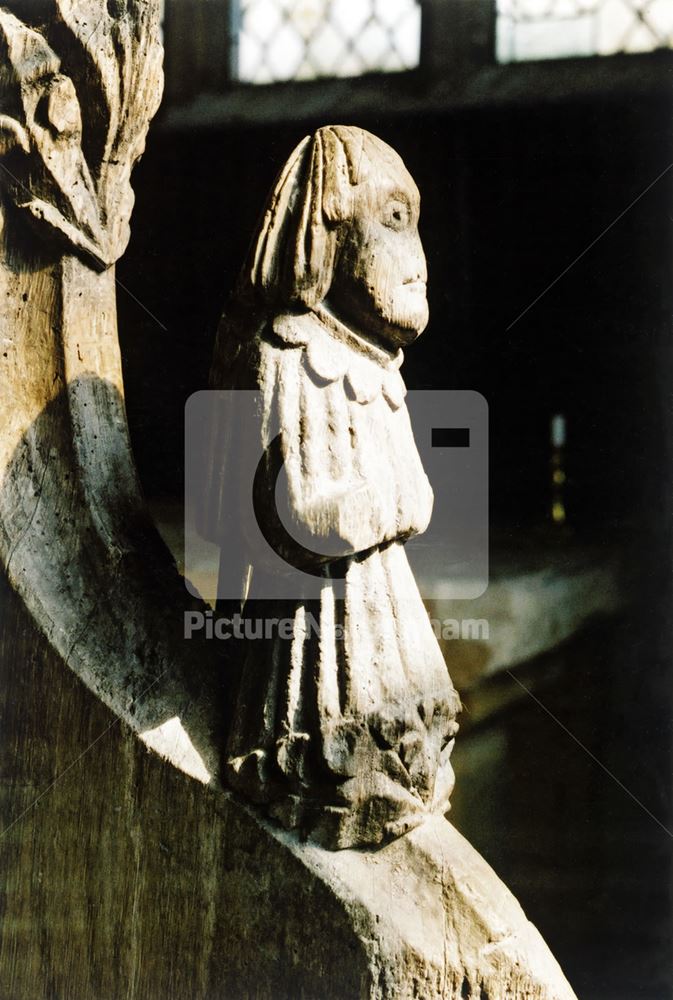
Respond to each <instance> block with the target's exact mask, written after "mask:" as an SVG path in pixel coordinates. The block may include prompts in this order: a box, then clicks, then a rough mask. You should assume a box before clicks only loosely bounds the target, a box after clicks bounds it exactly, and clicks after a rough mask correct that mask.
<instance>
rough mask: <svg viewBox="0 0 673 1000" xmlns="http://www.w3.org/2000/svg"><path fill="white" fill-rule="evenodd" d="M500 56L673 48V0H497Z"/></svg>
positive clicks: (503, 58) (508, 58) (542, 56)
mask: <svg viewBox="0 0 673 1000" xmlns="http://www.w3.org/2000/svg"><path fill="white" fill-rule="evenodd" d="M497 12H498V13H497V24H496V55H497V58H498V62H501V63H506V62H525V61H527V60H531V59H558V58H563V57H568V56H591V55H612V54H614V53H616V52H652V51H653V50H655V49H661V48H673V0H497Z"/></svg>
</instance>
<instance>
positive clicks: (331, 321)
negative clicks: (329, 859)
mask: <svg viewBox="0 0 673 1000" xmlns="http://www.w3.org/2000/svg"><path fill="white" fill-rule="evenodd" d="M235 353H236V354H237V360H236V361H235V362H234V363H233V365H232V367H231V368H230V371H229V375H230V377H231V378H232V382H233V383H234V384H238V385H239V386H241V385H245V386H250V385H253V384H255V383H256V384H257V386H258V388H259V390H260V391H261V394H262V398H263V411H264V412H263V414H262V420H261V424H260V434H261V441H260V446H261V447H260V453H261V450H262V449H264V448H268V446H269V445H270V444H271V438H272V436H273V433H274V432H273V428H274V427H280V428H281V450H282V460H283V468H284V475H285V476H286V480H285V487H284V488H285V495H286V500H287V509H288V511H289V516H290V518H291V521H292V525H291V527H293V531H292V534H293V535H294V536H295V537H296V538H299V539H300V540H301V543H300V544H301V549H302V550H303V555H304V559H306V558H308V560H309V562H310V560H311V558H312V555H311V553H315V562H314V565H313V566H312V572H313V573H314V574H317V575H320V577H321V583H320V597H319V599H317V600H316V599H315V598H313V599H307V600H292V601H278V602H275V601H274V602H270V601H265V602H262V601H260V602H250V603H249V605H247V606H246V607H245V610H244V612H243V614H244V616H245V617H246V618H248V617H250V616H252V615H254V616H262V617H265V618H267V619H270V618H281V619H283V618H288V617H289V618H291V619H292V620H293V621H294V632H293V637H292V638H291V639H287V638H282V637H280V636H274V637H273V638H269V639H259V640H254V641H246V642H245V643H244V648H245V658H244V661H243V665H242V673H241V677H240V685H239V690H238V697H237V704H236V708H235V713H234V717H233V721H232V727H231V731H230V734H229V740H228V746H227V752H226V762H225V768H226V775H227V780H228V782H229V784H230V785H231V786H232V787H233V788H234V789H238V790H240V791H241V792H243V793H244V794H245V795H246V796H247V797H249V798H252V799H253V800H254V801H257V802H261V803H266V804H267V805H268V808H269V811H270V812H271V814H272V815H274V816H275V817H276V818H278V819H279V820H281V822H283V823H285V825H287V826H289V827H295V826H299V827H304V828H305V829H307V830H309V831H310V832H311V835H312V837H313V838H314V839H317V840H319V841H320V840H322V841H323V842H324V843H326V844H328V845H329V846H331V847H334V846H341V847H343V846H349V845H350V844H352V843H363V842H364V843H366V842H372V841H373V842H376V841H379V840H381V839H385V838H386V837H388V836H395V835H398V834H400V833H402V832H404V831H405V830H407V829H409V828H411V827H412V826H414V825H415V824H416V823H418V822H420V821H421V819H422V818H423V815H424V814H426V813H428V812H438V811H446V809H447V808H448V799H449V795H450V793H451V790H452V787H453V780H454V779H453V771H452V768H451V765H450V762H449V756H450V752H451V749H452V747H453V736H454V735H455V731H456V729H457V725H456V723H455V716H456V714H457V710H458V708H459V702H458V697H457V695H456V693H455V690H454V688H453V685H452V683H451V680H450V678H449V675H448V672H447V669H446V665H445V663H444V660H443V657H442V654H441V652H440V649H439V646H438V644H437V640H436V638H435V635H434V633H433V631H432V628H431V625H430V622H429V619H428V616H427V613H426V611H425V608H424V606H423V603H422V601H421V597H420V594H419V592H418V588H417V586H416V582H415V580H414V578H413V575H412V573H411V570H410V567H409V565H408V562H407V557H406V553H405V550H404V541H405V540H406V539H407V538H409V537H410V536H411V535H414V534H416V533H418V532H422V531H424V530H425V528H426V526H427V524H428V521H429V518H430V514H431V510H432V500H433V497H432V490H431V487H430V484H429V482H428V480H427V477H426V475H425V473H424V471H423V468H422V465H421V461H420V457H419V455H418V452H417V449H416V444H415V442H414V438H413V433H412V430H411V425H410V421H409V414H408V411H407V408H406V405H405V402H404V397H405V393H406V389H405V386H404V382H403V381H402V378H401V376H400V373H399V367H400V364H401V362H402V352H401V351H398V352H397V354H394V355H393V354H390V353H388V352H387V351H385V350H383V349H381V348H379V347H377V346H374V345H373V344H371V343H369V342H367V341H365V340H363V339H361V338H359V337H357V336H355V335H354V334H353V333H352V332H351V331H350V330H348V329H347V328H346V327H345V326H343V325H342V324H341V323H339V322H338V321H337V320H336V319H335V318H334V317H333V316H332V315H331V314H329V313H328V312H327V311H326V310H325V309H324V308H319V309H318V310H316V311H315V312H311V313H304V314H301V315H290V314H288V315H282V316H279V317H277V318H276V319H275V321H274V322H273V323H272V324H270V325H268V326H266V327H265V328H264V329H263V330H262V331H261V332H260V333H259V334H258V336H257V337H255V338H253V340H252V342H248V344H244V345H241V346H240V347H239V348H238V349H237V350H236V352H235ZM230 384H231V383H230ZM229 472H230V473H231V474H235V470H229ZM272 489H273V483H272V482H271V483H269V492H271V491H272ZM344 551H346V552H350V553H351V554H346V555H344ZM353 552H354V554H353ZM306 553H308V556H307V555H306ZM264 571H265V570H264V567H262V566H258V567H255V566H253V573H255V572H264ZM335 576H339V577H343V578H344V598H343V600H342V599H338V598H336V597H335V586H334V578H335Z"/></svg>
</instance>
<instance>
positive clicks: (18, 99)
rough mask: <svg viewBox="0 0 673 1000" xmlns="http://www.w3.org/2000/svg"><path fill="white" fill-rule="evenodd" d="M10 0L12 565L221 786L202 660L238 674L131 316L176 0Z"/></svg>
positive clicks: (130, 708) (83, 661) (3, 205)
mask: <svg viewBox="0 0 673 1000" xmlns="http://www.w3.org/2000/svg"><path fill="white" fill-rule="evenodd" d="M10 6H13V7H14V8H15V9H16V11H17V12H19V13H20V12H24V11H28V13H29V14H31V17H29V18H27V20H26V21H23V20H21V19H20V17H17V16H15V15H14V14H13V13H11V12H10V11H9V10H7V9H3V10H1V11H0V60H2V64H3V73H2V75H1V76H0V115H1V117H0V135H1V137H2V142H1V143H0V197H1V201H0V240H1V243H0V348H1V350H0V372H1V381H0V428H1V429H2V433H1V435H0V562H1V563H2V565H3V566H4V567H5V569H6V572H7V575H8V578H9V580H10V581H11V584H12V586H13V587H14V588H15V589H16V591H17V592H18V593H19V594H20V595H21V596H22V598H23V599H24V600H25V602H26V605H27V607H28V609H29V610H30V612H31V614H32V615H33V619H34V622H35V627H36V629H39V630H40V631H42V632H43V633H44V634H45V635H46V636H47V638H48V639H49V641H50V642H51V643H52V644H53V645H54V647H55V648H56V649H57V650H58V652H59V653H60V655H61V656H62V657H63V659H64V661H65V662H66V663H68V665H69V666H70V667H71V668H72V669H73V670H75V671H76V672H77V673H78V674H79V676H81V677H82V678H83V679H84V681H85V683H86V684H88V685H89V686H90V687H91V689H92V690H93V691H95V692H96V694H97V695H98V696H99V697H101V698H102V699H103V700H104V701H105V702H106V703H107V704H108V705H110V706H111V707H112V708H113V709H114V710H115V711H116V712H117V713H119V714H120V715H121V716H122V717H123V718H125V719H126V720H127V721H128V722H129V723H130V724H131V725H132V726H133V727H134V728H135V729H136V731H138V732H140V733H143V732H144V733H145V734H147V735H146V739H147V740H148V742H151V743H155V744H156V745H158V746H163V748H164V749H165V750H167V749H169V748H168V746H167V745H165V744H164V743H162V735H163V733H162V730H161V728H160V727H161V726H162V725H163V724H164V723H166V722H168V721H169V720H171V719H175V718H176V717H180V718H181V720H182V726H183V728H184V729H189V730H190V733H191V735H190V737H185V738H184V740H183V744H184V745H183V746H182V747H180V748H179V755H178V757H177V758H176V762H179V763H181V764H182V765H183V766H185V767H186V768H187V769H189V770H191V772H192V773H194V774H195V775H198V776H199V777H200V778H201V779H202V780H208V778H209V776H210V775H213V774H215V773H216V772H217V769H218V753H217V750H216V745H217V744H216V739H215V736H214V730H215V729H216V728H217V727H218V724H219V723H218V720H217V718H216V715H217V711H218V706H217V697H218V696H217V691H216V690H214V689H213V690H211V691H210V692H209V694H208V697H203V698H201V699H199V698H198V697H197V696H196V695H197V692H198V690H199V683H198V682H199V676H198V667H199V665H202V666H203V671H204V676H206V677H211V678H212V680H213V684H214V685H215V686H217V684H218V683H219V681H220V680H221V677H222V674H221V671H219V670H218V669H217V664H215V663H214V656H213V655H212V653H211V652H210V651H209V650H208V649H207V648H203V649H202V651H201V653H200V654H199V653H197V651H196V648H195V647H194V646H193V645H192V646H191V647H190V649H191V652H192V655H193V659H192V656H188V655H187V652H186V648H185V645H184V644H183V643H182V642H181V636H180V618H181V614H182V610H183V608H184V606H185V597H186V595H185V593H184V588H183V585H182V582H181V580H180V578H179V576H178V574H177V572H176V570H175V567H174V565H173V561H172V559H171V558H170V556H169V555H168V553H167V551H166V549H165V547H164V546H163V543H162V542H161V540H160V539H159V537H158V535H157V533H156V531H155V529H154V526H153V524H152V522H151V520H150V518H149V516H148V514H147V512H146V510H145V506H144V502H143V499H142V496H141V491H140V487H139V484H138V480H137V476H136V471H135V467H134V464H133V458H132V454H131V449H130V444H129V438H128V430H127V426H126V415H125V410H124V401H123V383H122V370H121V358H120V353H119V344H118V339H117V325H116V303H115V293H116V286H115V277H114V261H115V260H116V259H117V258H118V257H119V255H120V254H121V253H122V252H123V250H124V249H125V246H126V243H127V241H128V233H129V217H130V213H131V208H132V205H133V192H132V190H131V187H130V173H131V169H132V167H133V164H134V163H135V161H136V160H137V158H138V156H139V155H140V153H141V152H142V150H143V148H144V142H145V134H146V131H147V127H148V125H149V121H150V119H151V117H152V115H153V114H154V111H155V110H156V108H157V106H158V103H159V100H160V97H161V45H160V40H159V10H158V4H155V3H147V2H144V0H128V3H127V2H124V3H116V4H108V3H106V2H104V0H79V2H74V0H53V2H49V3H44V4H36V5H30V6H27V5H25V4H23V3H20V2H18V3H16V4H13V5H10ZM26 16H27V15H26ZM171 609H173V610H171ZM190 719H191V721H190ZM197 745H198V749H197V748H196V747H197Z"/></svg>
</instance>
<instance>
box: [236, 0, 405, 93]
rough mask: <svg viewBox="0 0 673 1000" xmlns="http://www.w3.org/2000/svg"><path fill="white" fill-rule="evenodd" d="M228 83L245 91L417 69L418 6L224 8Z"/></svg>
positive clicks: (320, 2) (375, 0) (326, 1)
mask: <svg viewBox="0 0 673 1000" xmlns="http://www.w3.org/2000/svg"><path fill="white" fill-rule="evenodd" d="M232 2H234V5H235V6H234V18H235V24H236V25H237V29H238V31H237V37H238V44H237V52H236V54H235V58H234V63H235V65H234V77H235V78H236V79H238V80H240V81H242V82H247V83H272V82H274V81H277V80H309V79H314V78H316V77H325V76H333V77H335V76H341V77H344V76H360V75H361V74H363V73H369V72H372V71H384V72H396V71H400V70H406V69H413V68H414V67H415V66H418V63H419V56H420V36H421V9H420V3H419V0H232Z"/></svg>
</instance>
